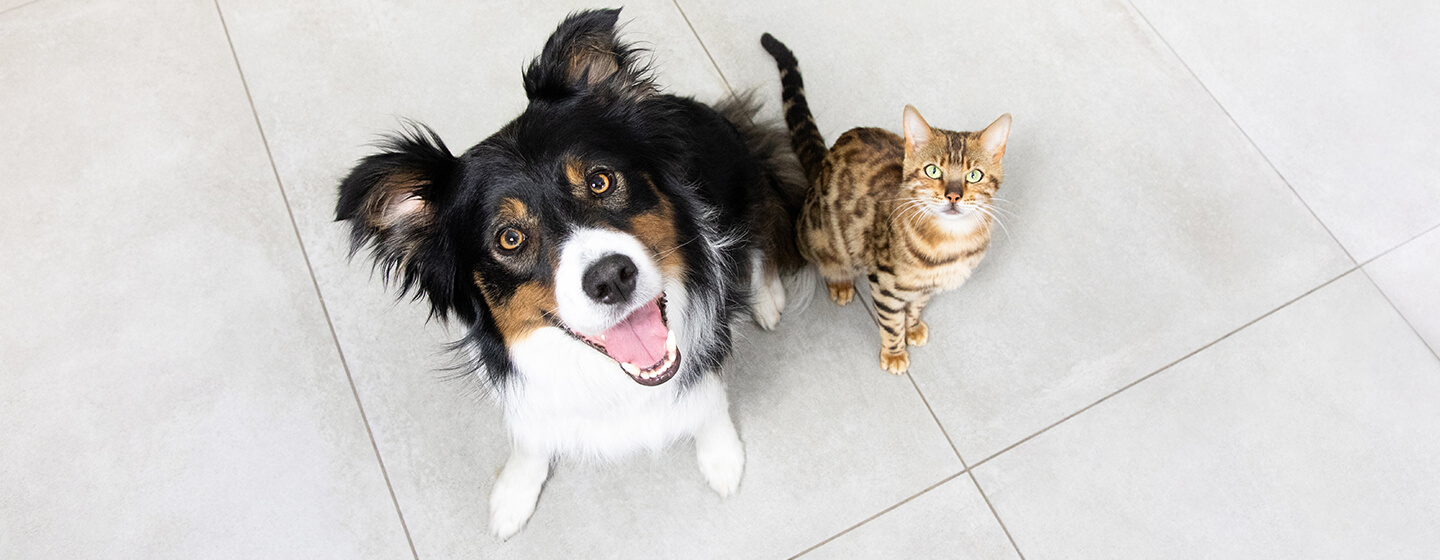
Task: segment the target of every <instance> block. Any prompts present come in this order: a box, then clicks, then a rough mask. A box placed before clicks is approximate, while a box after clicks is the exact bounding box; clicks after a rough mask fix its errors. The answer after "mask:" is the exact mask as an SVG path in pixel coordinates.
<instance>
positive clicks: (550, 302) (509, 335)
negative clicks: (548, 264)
mask: <svg viewBox="0 0 1440 560" xmlns="http://www.w3.org/2000/svg"><path fill="white" fill-rule="evenodd" d="M474 276H475V285H476V286H479V287H480V293H481V294H483V295H484V296H485V303H486V304H487V305H489V306H490V315H491V316H492V317H494V318H495V327H496V328H498V329H500V335H501V336H502V337H504V338H505V341H506V342H507V343H510V344H513V343H516V342H519V341H521V340H524V339H526V338H528V337H529V336H530V335H531V334H533V333H534V332H535V331H536V330H537V329H540V328H542V327H546V326H549V324H550V323H549V322H548V321H546V320H545V314H544V312H545V311H546V310H553V309H555V308H556V304H555V291H554V290H551V289H549V288H547V287H545V286H541V285H540V284H537V283H534V282H527V283H524V284H521V285H520V287H519V288H518V289H516V290H515V293H513V294H510V296H509V297H506V298H501V297H498V296H497V295H496V294H495V290H494V288H493V287H492V286H490V285H489V284H488V283H486V282H485V279H484V277H482V276H481V275H480V272H478V271H477V272H475V274H474Z"/></svg>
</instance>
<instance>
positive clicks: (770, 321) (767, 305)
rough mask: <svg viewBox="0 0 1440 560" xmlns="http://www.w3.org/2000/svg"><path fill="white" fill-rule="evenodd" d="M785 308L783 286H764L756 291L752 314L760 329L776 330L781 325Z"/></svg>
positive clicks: (751, 307) (751, 309) (751, 306)
mask: <svg viewBox="0 0 1440 560" xmlns="http://www.w3.org/2000/svg"><path fill="white" fill-rule="evenodd" d="M784 308H785V288H784V287H783V286H762V287H760V288H758V289H756V290H755V301H754V302H752V303H751V305H750V311H751V314H752V315H754V316H755V322H756V323H757V324H759V325H760V328H762V329H765V330H767V331H769V330H774V329H775V325H777V324H779V323H780V311H781V310H782V309H784Z"/></svg>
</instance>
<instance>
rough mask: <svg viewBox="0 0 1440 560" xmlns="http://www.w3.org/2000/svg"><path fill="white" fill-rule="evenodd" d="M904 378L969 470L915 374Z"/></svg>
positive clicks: (963, 465)
mask: <svg viewBox="0 0 1440 560" xmlns="http://www.w3.org/2000/svg"><path fill="white" fill-rule="evenodd" d="M857 299H859V298H857ZM905 378H906V379H909V380H910V386H911V387H914V388H915V394H917V395H920V402H922V403H925V410H927V411H929V412H930V418H931V419H932V420H934V421H935V425H936V426H939V427H940V435H943V436H945V443H948V444H950V450H951V451H954V452H955V458H956V459H959V460H960V466H961V467H962V468H964V469H965V470H970V466H969V465H966V464H965V458H964V457H961V456H960V448H959V447H956V446H955V440H953V439H950V432H947V431H945V424H943V423H941V422H940V417H939V416H936V415H935V409H934V408H931V407H930V399H927V398H925V393H924V392H922V391H920V384H918V383H916V382H915V376H913V375H910V372H905Z"/></svg>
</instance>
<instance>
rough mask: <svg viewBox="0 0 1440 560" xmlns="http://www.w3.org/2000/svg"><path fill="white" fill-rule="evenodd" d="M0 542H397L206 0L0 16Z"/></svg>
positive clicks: (128, 549) (349, 550)
mask: <svg viewBox="0 0 1440 560" xmlns="http://www.w3.org/2000/svg"><path fill="white" fill-rule="evenodd" d="M0 83H4V84H5V85H4V86H3V87H0V115H4V117H0V118H3V119H4V122H5V125H4V126H3V128H4V129H5V131H6V132H5V134H4V135H0V154H3V155H0V177H3V179H0V181H3V184H4V187H3V192H4V193H5V198H6V204H5V205H3V206H0V239H3V240H4V242H3V244H0V262H4V263H5V264H4V266H3V267H0V292H3V293H4V294H5V295H4V296H3V297H0V356H3V358H0V424H3V425H4V426H5V428H4V429H3V430H0V449H3V450H4V451H3V452H0V480H3V481H4V482H3V483H0V557H4V558H101V557H104V558H187V559H189V558H233V557H237V556H244V557H256V558H280V557H304V558H358V557H374V558H403V557H406V556H408V555H409V553H410V552H409V548H408V546H407V545H406V542H405V534H404V532H403V530H402V529H401V527H400V523H399V520H398V518H397V516H396V512H395V507H394V505H393V503H392V502H391V500H390V496H389V492H388V490H387V489H386V486H385V481H384V479H383V477H382V476H381V473H380V472H379V470H378V469H376V468H375V465H376V461H375V454H374V451H373V449H372V447H371V445H370V442H369V439H368V438H367V436H366V433H365V426H364V424H363V423H362V421H361V418H360V415H359V412H358V410H357V408H356V406H355V400H354V397H353V396H352V394H351V391H350V387H349V384H348V383H347V381H346V379H345V372H344V370H343V368H342V367H341V363H340V360H339V359H338V356H337V354H336V351H335V346H334V344H333V343H332V342H331V336H330V332H329V330H328V328H327V327H326V325H325V318H324V316H323V314H322V313H321V310H320V306H319V305H318V303H317V300H316V298H315V290H314V287H313V285H312V284H311V280H310V274H309V272H308V271H307V270H306V266H305V261H304V260H303V258H302V256H301V253H300V247H299V244H298V243H297V242H296V238H295V234H294V231H293V229H292V227H291V225H290V220H289V218H288V217H287V216H286V213H285V205H284V202H283V200H282V199H281V196H280V192H279V190H278V189H277V188H276V186H275V182H274V179H273V178H272V176H271V173H270V170H269V163H268V161H267V160H266V158H265V151H264V146H263V145H262V144H261V143H260V141H259V134H258V131H257V130H256V128H255V121H254V118H253V117H252V116H251V113H250V107H249V104H248V103H247V102H246V100H245V94H244V91H243V89H242V88H241V84H240V80H239V77H238V76H237V74H236V72H235V63H234V61H233V59H232V58H231V54H230V48H229V47H228V45H227V44H226V42H225V35H224V32H223V30H222V29H221V27H220V23H219V20H218V19H217V18H216V16H215V7H214V5H213V4H210V3H206V2H179V1H155V2H127V3H92V2H85V1H74V0H53V1H47V2H42V3H39V4H35V5H33V6H27V7H25V8H24V9H21V10H16V11H13V12H10V13H8V14H5V15H4V16H0Z"/></svg>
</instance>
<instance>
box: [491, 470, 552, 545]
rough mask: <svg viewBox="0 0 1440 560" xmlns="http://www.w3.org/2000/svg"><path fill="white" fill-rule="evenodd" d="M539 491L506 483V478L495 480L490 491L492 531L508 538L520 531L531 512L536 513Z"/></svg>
mask: <svg viewBox="0 0 1440 560" xmlns="http://www.w3.org/2000/svg"><path fill="white" fill-rule="evenodd" d="M539 497H540V494H539V492H535V491H532V490H530V489H529V488H519V485H517V484H506V481H505V479H504V478H501V479H500V480H497V481H496V482H495V489H494V490H491V491H490V533H491V534H493V535H495V536H496V537H499V538H500V540H502V541H503V540H507V539H509V538H510V537H513V536H515V533H518V532H520V528H521V527H524V526H525V522H526V521H529V520H530V514H532V513H535V501H536V500H537V499H538V498H539Z"/></svg>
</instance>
